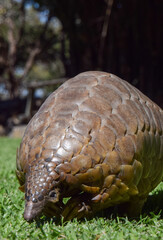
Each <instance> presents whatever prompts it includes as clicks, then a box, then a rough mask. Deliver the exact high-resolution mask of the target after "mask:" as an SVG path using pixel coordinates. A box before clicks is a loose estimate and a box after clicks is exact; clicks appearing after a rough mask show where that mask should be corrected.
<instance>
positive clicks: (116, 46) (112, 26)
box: [0, 0, 163, 106]
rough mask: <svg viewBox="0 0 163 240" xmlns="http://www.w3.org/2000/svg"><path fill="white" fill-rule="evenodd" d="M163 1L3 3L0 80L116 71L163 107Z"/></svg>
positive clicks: (14, 89) (14, 88) (15, 85)
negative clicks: (92, 71)
mask: <svg viewBox="0 0 163 240" xmlns="http://www.w3.org/2000/svg"><path fill="white" fill-rule="evenodd" d="M162 23H163V1H161V0H157V1H151V0H150V1H149V0H144V1H136V0H123V1H122V0H96V1H94V0H89V1H84V0H69V1H67V0H51V1H50V0H47V1H44V0H30V1H29V0H6V1H3V0H0V79H1V83H5V86H6V88H7V89H8V90H9V92H10V95H11V96H16V95H17V94H18V89H19V88H20V86H21V84H22V82H25V81H28V80H47V79H51V78H55V77H58V76H66V77H71V76H74V75H76V74H78V73H79V72H82V71H87V70H103V71H107V72H112V73H114V74H117V75H118V76H120V77H122V78H124V79H126V80H127V81H129V82H131V83H132V84H134V85H135V86H136V87H138V88H139V89H140V90H141V91H143V92H144V93H145V94H147V95H148V96H149V97H151V98H152V99H153V100H154V101H156V102H157V103H158V104H159V105H161V106H163V92H162V89H163V81H162V62H163V46H162V42H163V28H162Z"/></svg>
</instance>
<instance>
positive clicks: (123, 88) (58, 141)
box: [16, 71, 163, 221]
mask: <svg viewBox="0 0 163 240" xmlns="http://www.w3.org/2000/svg"><path fill="white" fill-rule="evenodd" d="M16 174H17V177H18V179H19V182H20V185H21V186H20V189H21V190H22V191H24V192H25V212H24V218H25V219H26V220H27V221H30V220H33V219H34V218H36V217H37V216H39V215H40V214H41V213H43V214H45V215H47V216H56V217H61V216H63V217H64V219H65V220H70V219H72V218H74V217H76V218H78V219H80V218H82V217H85V216H91V215H92V214H94V213H96V212H97V211H100V210H102V209H105V208H108V207H110V206H114V205H122V206H124V205H123V204H124V203H126V205H125V212H126V213H127V214H128V215H129V216H135V215H137V214H140V212H141V209H142V207H143V204H144V202H145V201H146V199H147V196H148V193H149V192H150V191H151V190H153V189H154V188H155V187H156V186H157V185H158V184H159V183H160V182H161V181H162V180H163V111H162V109H161V108H160V107H158V106H157V105H156V104H155V103H153V102H152V101H151V100H150V99H149V98H148V97H146V96H145V95H143V94H142V93H141V92H140V91H139V90H138V89H136V88H135V87H133V86H132V85H130V84H129V83H128V82H126V81H124V80H122V79H120V78H118V77H117V76H115V75H113V74H109V73H105V72H98V71H94V72H93V71H92V72H91V71H90V72H84V73H81V74H79V75H77V76H76V77H74V78H72V79H70V80H68V81H66V82H65V83H64V84H63V85H62V86H60V87H59V88H58V89H57V90H56V91H55V92H53V93H52V94H51V95H50V96H49V97H48V98H47V100H46V101H45V102H44V104H43V105H42V106H41V108H40V109H39V111H38V112H37V113H36V114H35V115H34V117H33V118H32V119H31V121H30V122H29V124H28V126H27V128H26V131H25V134H24V136H23V139H22V142H21V145H20V149H19V150H18V154H17V170H16ZM66 197H69V198H70V199H69V200H68V202H67V203H66V204H64V203H63V198H66ZM123 208H124V207H123Z"/></svg>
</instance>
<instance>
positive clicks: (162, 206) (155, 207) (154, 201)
mask: <svg viewBox="0 0 163 240" xmlns="http://www.w3.org/2000/svg"><path fill="white" fill-rule="evenodd" d="M150 212H153V213H154V214H158V213H159V212H160V217H161V219H163V191H161V190H159V191H158V192H157V193H155V194H153V195H151V196H148V199H147V202H146V203H145V205H144V208H143V212H142V213H143V214H145V215H149V214H150Z"/></svg>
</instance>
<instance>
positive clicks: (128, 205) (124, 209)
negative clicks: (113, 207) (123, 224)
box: [118, 197, 147, 218]
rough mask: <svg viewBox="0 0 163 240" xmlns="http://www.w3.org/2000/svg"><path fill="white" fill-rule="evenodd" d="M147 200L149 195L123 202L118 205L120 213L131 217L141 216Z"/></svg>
mask: <svg viewBox="0 0 163 240" xmlns="http://www.w3.org/2000/svg"><path fill="white" fill-rule="evenodd" d="M146 200H147V197H142V198H139V197H135V198H133V199H132V200H130V201H129V202H125V203H122V204H120V205H118V213H119V214H120V215H123V216H124V215H126V216H128V217H129V218H137V217H139V216H140V214H141V212H142V208H143V206H144V203H145V202H146Z"/></svg>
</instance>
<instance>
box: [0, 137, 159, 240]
mask: <svg viewBox="0 0 163 240" xmlns="http://www.w3.org/2000/svg"><path fill="white" fill-rule="evenodd" d="M19 143H20V140H17V139H9V138H0V240H1V239H3V240H4V239H5V240H6V239H17V240H19V239H25V240H27V239H48V240H49V239H72V240H76V239H85V240H89V239H92V240H97V239H99V240H102V239H118V240H121V239H134V240H136V239H163V212H162V202H161V201H162V200H163V197H162V196H163V191H162V190H163V183H161V184H160V185H159V186H158V187H157V188H156V189H155V190H154V191H153V192H152V193H151V194H150V196H149V199H148V201H147V203H146V205H145V207H144V211H143V214H142V216H140V219H138V220H137V221H136V220H132V221H129V220H128V219H127V218H119V217H109V218H107V217H106V216H105V217H100V216H99V217H96V218H93V219H91V220H89V221H88V220H83V221H77V220H76V219H74V220H73V221H71V222H67V223H61V224H56V223H55V221H54V220H53V219H47V218H45V217H42V218H41V219H40V221H39V222H33V223H31V224H29V223H27V222H26V221H25V220H24V219H23V209H24V201H23V193H21V192H20V191H19V190H18V186H19V184H18V182H17V179H16V177H15V158H16V156H15V153H16V148H17V147H18V145H19Z"/></svg>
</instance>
